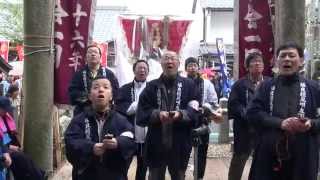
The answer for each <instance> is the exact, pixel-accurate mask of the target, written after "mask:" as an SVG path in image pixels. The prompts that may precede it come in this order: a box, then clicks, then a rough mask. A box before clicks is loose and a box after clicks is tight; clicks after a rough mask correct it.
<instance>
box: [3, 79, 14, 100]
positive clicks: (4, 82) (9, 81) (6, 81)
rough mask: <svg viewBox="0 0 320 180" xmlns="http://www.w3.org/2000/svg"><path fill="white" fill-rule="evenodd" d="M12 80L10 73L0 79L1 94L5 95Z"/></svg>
mask: <svg viewBox="0 0 320 180" xmlns="http://www.w3.org/2000/svg"><path fill="white" fill-rule="evenodd" d="M12 82H13V76H12V75H4V78H3V79H2V81H1V83H0V84H1V86H2V94H1V96H5V95H6V94H7V92H8V89H9V87H10V85H11V84H12Z"/></svg>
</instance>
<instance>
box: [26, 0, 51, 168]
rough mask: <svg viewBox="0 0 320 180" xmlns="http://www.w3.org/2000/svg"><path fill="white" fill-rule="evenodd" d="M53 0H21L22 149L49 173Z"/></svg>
mask: <svg viewBox="0 0 320 180" xmlns="http://www.w3.org/2000/svg"><path fill="white" fill-rule="evenodd" d="M54 6H55V1H54V0H24V47H25V61H24V85H23V86H24V96H25V101H24V104H23V106H24V111H23V114H24V122H25V123H24V124H25V131H24V132H25V134H24V151H25V152H26V153H27V154H28V155H29V156H30V157H31V158H32V159H33V160H34V161H35V163H36V164H37V165H38V166H40V168H42V169H44V170H45V171H46V172H52V154H53V153H52V149H53V146H52V141H53V140H52V109H53V71H54V53H53V51H52V49H53V45H54V44H53V43H54V42H53V23H54V18H53V17H54V14H53V12H54Z"/></svg>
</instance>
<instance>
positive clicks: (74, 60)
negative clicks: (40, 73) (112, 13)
mask: <svg viewBox="0 0 320 180" xmlns="http://www.w3.org/2000/svg"><path fill="white" fill-rule="evenodd" d="M95 5H96V1H95V0H72V1H71V0H56V6H55V48H56V54H55V75H54V81H55V82H54V100H55V103H58V104H69V98H68V92H67V90H68V86H69V83H70V81H71V78H72V76H73V74H74V73H75V72H76V71H77V70H79V69H80V68H81V67H83V66H84V64H85V59H84V57H85V51H86V46H87V43H88V40H89V39H91V32H92V28H93V26H92V24H93V20H94V10H95Z"/></svg>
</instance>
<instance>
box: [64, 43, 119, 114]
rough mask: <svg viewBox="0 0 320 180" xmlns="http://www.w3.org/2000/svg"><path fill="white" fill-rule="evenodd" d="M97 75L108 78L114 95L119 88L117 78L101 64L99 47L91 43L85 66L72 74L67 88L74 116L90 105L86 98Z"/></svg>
mask: <svg viewBox="0 0 320 180" xmlns="http://www.w3.org/2000/svg"><path fill="white" fill-rule="evenodd" d="M97 76H103V77H106V78H107V79H109V81H110V82H111V85H112V91H113V92H112V93H113V95H114V96H115V97H116V94H117V90H118V89H119V83H118V79H117V78H116V76H115V75H114V73H113V72H112V71H111V70H109V69H108V68H105V67H102V66H101V49H100V48H99V46H98V45H97V44H91V45H89V46H88V47H87V52H86V65H85V67H83V68H82V69H81V70H79V71H77V72H76V73H75V74H74V75H73V77H72V80H71V82H70V85H69V88H68V94H69V97H70V102H71V104H72V105H74V106H75V108H74V112H73V115H74V116H75V115H77V114H80V113H81V112H83V111H84V110H85V108H88V107H90V102H89V99H88V95H89V91H90V86H91V83H92V81H93V79H94V78H95V77H97Z"/></svg>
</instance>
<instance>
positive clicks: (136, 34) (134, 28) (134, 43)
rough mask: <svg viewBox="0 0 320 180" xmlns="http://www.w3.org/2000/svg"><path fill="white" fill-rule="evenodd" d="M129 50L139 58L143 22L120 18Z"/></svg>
mask: <svg viewBox="0 0 320 180" xmlns="http://www.w3.org/2000/svg"><path fill="white" fill-rule="evenodd" d="M120 23H121V26H122V29H123V31H124V33H125V37H126V41H127V45H128V48H129V49H130V52H131V53H132V55H133V56H135V57H139V55H140V48H141V44H140V43H141V21H140V19H138V18H135V19H132V18H131V19H129V18H125V17H120Z"/></svg>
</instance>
